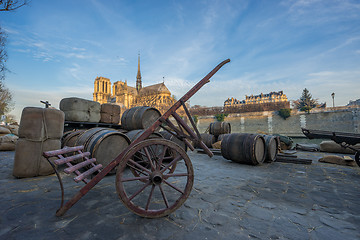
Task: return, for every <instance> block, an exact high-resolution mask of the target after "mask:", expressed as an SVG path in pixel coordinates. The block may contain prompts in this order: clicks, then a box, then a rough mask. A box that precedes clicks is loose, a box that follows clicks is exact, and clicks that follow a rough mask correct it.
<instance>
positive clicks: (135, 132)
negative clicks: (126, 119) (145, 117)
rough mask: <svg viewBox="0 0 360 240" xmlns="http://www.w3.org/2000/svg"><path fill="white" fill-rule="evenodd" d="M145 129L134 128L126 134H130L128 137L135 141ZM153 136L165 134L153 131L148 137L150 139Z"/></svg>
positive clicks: (157, 136) (158, 136) (159, 136)
mask: <svg viewBox="0 0 360 240" xmlns="http://www.w3.org/2000/svg"><path fill="white" fill-rule="evenodd" d="M144 131H145V130H144V129H136V130H132V131H129V132H127V133H125V134H126V136H128V138H129V139H130V141H131V142H133V141H134V140H135V139H136V138H138V137H139V136H140V135H141V134H142V133H143V132H144ZM151 138H163V136H162V135H161V134H160V133H156V132H154V133H152V134H150V136H149V137H148V139H151Z"/></svg>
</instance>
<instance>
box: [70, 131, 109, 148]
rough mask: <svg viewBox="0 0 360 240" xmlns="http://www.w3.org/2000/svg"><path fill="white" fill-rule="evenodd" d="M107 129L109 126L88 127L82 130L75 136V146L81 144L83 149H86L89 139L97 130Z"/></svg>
mask: <svg viewBox="0 0 360 240" xmlns="http://www.w3.org/2000/svg"><path fill="white" fill-rule="evenodd" d="M108 129H109V128H100V127H96V128H90V129H88V130H85V131H83V132H82V133H81V134H80V135H78V136H77V138H76V142H75V146H81V145H83V146H84V149H86V147H87V145H88V143H89V142H90V140H91V139H92V138H93V137H94V135H95V134H96V133H97V132H100V131H102V130H108Z"/></svg>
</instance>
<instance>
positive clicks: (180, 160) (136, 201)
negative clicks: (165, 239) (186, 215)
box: [116, 139, 194, 218]
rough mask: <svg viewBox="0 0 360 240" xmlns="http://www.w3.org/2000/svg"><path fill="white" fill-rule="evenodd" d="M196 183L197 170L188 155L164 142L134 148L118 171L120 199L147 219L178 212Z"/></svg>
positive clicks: (161, 140)
mask: <svg viewBox="0 0 360 240" xmlns="http://www.w3.org/2000/svg"><path fill="white" fill-rule="evenodd" d="M139 156H141V162H139V159H140V158H139ZM193 182H194V171H193V167H192V164H191V161H190V159H189V157H188V156H187V154H186V152H185V151H184V150H183V149H182V148H181V147H180V146H179V145H177V144H175V143H173V142H171V141H169V140H165V139H149V140H145V141H142V142H140V143H138V144H137V145H135V146H134V147H133V148H132V149H131V150H129V151H128V152H127V153H126V154H125V156H124V158H123V159H122V161H121V162H120V164H119V166H118V168H117V172H116V190H117V193H118V195H119V198H120V200H121V201H122V202H123V203H124V205H125V206H126V207H127V208H129V209H130V210H131V211H133V212H134V213H136V214H138V215H140V216H142V217H148V218H158V217H163V216H166V215H169V214H170V213H172V212H173V211H175V210H176V209H178V208H179V207H180V206H181V205H182V204H183V203H184V202H185V200H186V199H187V198H188V196H189V194H190V192H191V189H192V186H193Z"/></svg>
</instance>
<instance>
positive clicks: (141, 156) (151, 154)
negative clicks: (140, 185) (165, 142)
mask: <svg viewBox="0 0 360 240" xmlns="http://www.w3.org/2000/svg"><path fill="white" fill-rule="evenodd" d="M162 148H163V147H162V146H161V145H157V144H154V145H153V146H147V147H143V148H142V149H140V150H138V151H137V152H136V153H135V155H134V157H133V160H134V161H135V162H136V163H138V164H139V165H141V166H143V167H145V168H147V169H151V163H150V161H149V159H151V158H154V159H156V158H157V159H159V158H160V157H161V156H162V154H164V153H165V155H164V156H162V158H163V161H162V162H161V167H162V168H164V167H165V164H166V163H168V162H169V161H170V160H171V159H173V158H174V157H173V156H174V155H176V154H177V153H176V151H174V150H172V149H169V148H166V151H165V152H164V151H163V149H162ZM128 166H131V167H130V171H131V172H132V174H133V175H134V176H135V177H140V176H141V173H142V172H143V170H142V169H140V168H139V167H138V166H136V165H134V164H132V163H128ZM169 169H170V173H173V172H174V171H175V169H176V162H175V163H174V164H173V165H172V166H171V167H170V168H169ZM140 181H143V182H147V179H140Z"/></svg>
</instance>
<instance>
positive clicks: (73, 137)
mask: <svg viewBox="0 0 360 240" xmlns="http://www.w3.org/2000/svg"><path fill="white" fill-rule="evenodd" d="M84 131H85V130H76V131H69V132H66V134H64V135H63V137H62V138H61V148H63V147H65V146H67V147H75V146H76V141H77V138H78V136H79V135H81V134H82V133H83V132H84Z"/></svg>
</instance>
